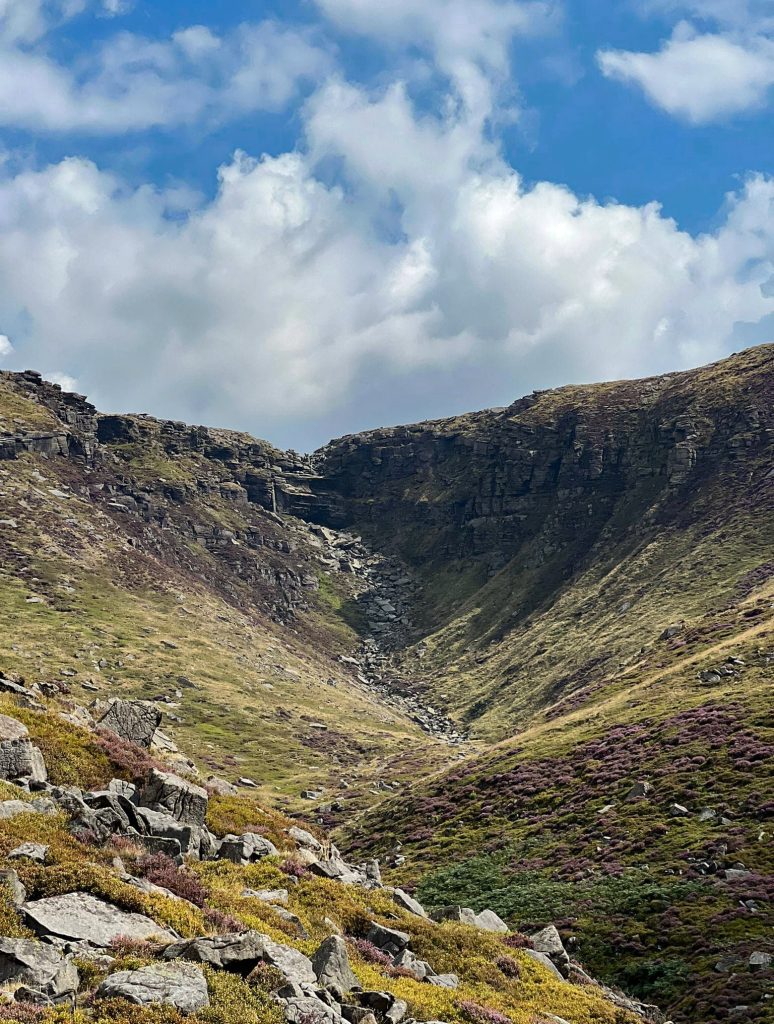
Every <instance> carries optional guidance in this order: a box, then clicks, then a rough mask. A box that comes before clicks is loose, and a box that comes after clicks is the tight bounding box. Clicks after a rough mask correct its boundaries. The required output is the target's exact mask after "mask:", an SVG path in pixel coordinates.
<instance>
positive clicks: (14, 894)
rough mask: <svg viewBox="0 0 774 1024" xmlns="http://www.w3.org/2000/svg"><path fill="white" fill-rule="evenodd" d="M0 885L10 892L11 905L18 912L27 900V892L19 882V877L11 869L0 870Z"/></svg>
mask: <svg viewBox="0 0 774 1024" xmlns="http://www.w3.org/2000/svg"><path fill="white" fill-rule="evenodd" d="M0 883H2V884H3V885H7V886H8V888H9V889H10V892H11V899H12V900H13V905H14V906H15V907H16V909H17V910H18V909H19V907H21V905H22V904H23V903H25V902H26V900H27V890H26V889H25V888H24V886H23V885H22V884H21V882H20V881H19V876H18V875H17V874H16V872H15V871H14V870H13V868H3V869H0Z"/></svg>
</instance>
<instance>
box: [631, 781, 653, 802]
mask: <svg viewBox="0 0 774 1024" xmlns="http://www.w3.org/2000/svg"><path fill="white" fill-rule="evenodd" d="M652 792H653V786H652V784H651V783H650V782H644V781H643V782H635V783H634V785H633V786H632V788H631V789H630V790H629V792H628V793H627V794H626V800H627V801H628V802H631V801H632V800H641V799H642V798H643V797H646V796H648V795H649V794H650V793H652Z"/></svg>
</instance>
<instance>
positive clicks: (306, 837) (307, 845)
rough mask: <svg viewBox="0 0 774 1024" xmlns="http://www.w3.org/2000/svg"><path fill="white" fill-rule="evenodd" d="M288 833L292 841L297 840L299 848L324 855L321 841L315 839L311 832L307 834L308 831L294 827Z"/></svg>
mask: <svg viewBox="0 0 774 1024" xmlns="http://www.w3.org/2000/svg"><path fill="white" fill-rule="evenodd" d="M287 833H288V835H289V836H290V838H291V839H293V840H295V842H296V843H297V844H298V845H299V846H303V847H304V849H306V850H314V851H315V853H322V844H321V843H320V842H319V840H317V839H315V837H314V836H313V835H312V833H311V832H307V831H306V829H303V828H299V827H298V826H297V825H292V826H291V827H290V828H289V829H288V830H287Z"/></svg>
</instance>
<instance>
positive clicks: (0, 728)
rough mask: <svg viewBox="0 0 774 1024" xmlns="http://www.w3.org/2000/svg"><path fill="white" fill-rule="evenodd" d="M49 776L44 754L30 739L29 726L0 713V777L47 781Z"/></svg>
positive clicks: (10, 779) (15, 779) (15, 780)
mask: <svg viewBox="0 0 774 1024" xmlns="http://www.w3.org/2000/svg"><path fill="white" fill-rule="evenodd" d="M47 778H48V773H47V772H46V763H45V761H44V760H43V755H42V754H41V752H40V751H39V750H38V748H37V747H36V746H34V745H33V743H32V741H31V740H30V738H29V731H28V729H27V726H26V725H23V724H22V723H21V722H19V721H17V720H16V719H15V718H9V717H8V716H7V715H0V779H7V780H9V781H11V782H17V781H19V780H21V779H29V780H32V781H35V782H45V781H46V779H47Z"/></svg>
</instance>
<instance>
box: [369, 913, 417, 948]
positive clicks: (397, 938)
mask: <svg viewBox="0 0 774 1024" xmlns="http://www.w3.org/2000/svg"><path fill="white" fill-rule="evenodd" d="M366 938H367V939H368V941H369V942H373V944H374V945H375V946H378V947H379V949H386V950H388V951H389V952H391V953H393V954H395V955H397V954H398V953H400V952H401V950H404V949H406V947H407V946H408V945H409V943H410V942H411V936H410V935H409V934H408V933H407V932H401V931H398V930H397V928H387V927H386V926H385V925H383V924H377V922H376V921H372V922H371V927H370V928H369V929H368V933H367V934H366Z"/></svg>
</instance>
